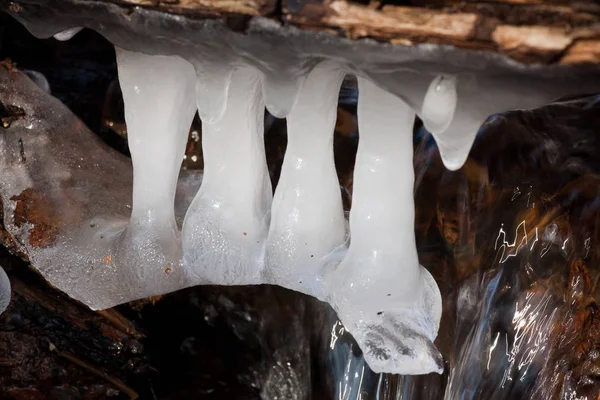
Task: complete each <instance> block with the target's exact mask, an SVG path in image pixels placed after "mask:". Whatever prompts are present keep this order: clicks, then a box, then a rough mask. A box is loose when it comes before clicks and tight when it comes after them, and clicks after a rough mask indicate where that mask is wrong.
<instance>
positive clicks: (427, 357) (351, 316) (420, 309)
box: [329, 77, 443, 374]
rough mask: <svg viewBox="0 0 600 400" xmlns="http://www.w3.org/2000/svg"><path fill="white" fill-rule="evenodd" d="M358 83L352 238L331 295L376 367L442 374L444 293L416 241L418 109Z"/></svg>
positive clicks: (361, 80) (364, 82)
mask: <svg viewBox="0 0 600 400" xmlns="http://www.w3.org/2000/svg"><path fill="white" fill-rule="evenodd" d="M358 86H359V99H358V124H359V146H358V152H357V155H356V166H355V169H354V187H353V198H352V209H351V211H350V234H351V242H350V247H349V249H348V253H347V254H346V257H345V258H344V259H343V261H342V263H341V264H340V265H339V266H338V269H337V270H336V271H335V273H334V274H332V276H331V278H330V282H329V285H330V288H331V289H330V290H331V292H332V300H333V303H334V305H335V307H336V309H337V310H338V314H339V316H340V318H341V320H342V322H343V323H344V326H345V327H346V328H347V329H348V330H349V331H350V333H352V335H353V336H354V338H355V339H356V341H357V342H358V344H359V346H360V347H361V349H362V350H363V353H364V356H365V359H366V360H367V362H368V364H369V366H370V367H371V369H373V371H375V372H384V371H385V372H391V373H398V374H425V373H429V372H438V373H439V372H441V371H442V370H443V366H442V359H441V355H440V354H439V352H438V351H437V350H436V348H435V347H434V345H433V340H434V339H435V337H436V335H437V330H438V327H439V321H440V317H441V311H442V310H441V297H440V292H439V290H438V288H437V285H436V283H435V281H434V280H433V278H432V277H431V275H430V274H429V272H428V271H427V270H426V269H424V268H423V267H421V266H419V260H418V257H417V250H416V245H415V234H414V204H413V183H414V173H413V164H412V157H413V146H412V130H413V124H414V118H415V113H414V111H413V110H412V109H411V108H410V107H409V106H407V105H406V104H405V103H404V102H403V101H402V100H400V99H399V98H398V97H396V96H394V95H392V94H390V93H388V92H386V91H384V90H383V89H381V88H379V87H378V86H376V85H374V84H373V83H371V82H369V81H368V80H365V79H364V78H360V77H359V79H358Z"/></svg>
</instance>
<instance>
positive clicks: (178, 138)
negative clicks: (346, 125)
mask: <svg viewBox="0 0 600 400" xmlns="http://www.w3.org/2000/svg"><path fill="white" fill-rule="evenodd" d="M117 64H118V69H119V82H120V85H121V90H122V92H123V100H124V103H125V121H126V123H127V133H128V142H129V149H130V151H131V160H132V162H133V175H134V177H133V203H132V212H131V219H130V222H129V225H128V227H127V229H126V230H125V232H124V233H123V235H122V238H121V240H120V242H119V244H118V246H117V257H116V262H117V264H118V265H119V266H120V268H121V269H122V270H123V278H124V280H125V281H126V283H127V285H128V286H129V288H130V290H131V291H132V293H133V295H134V296H136V297H142V296H151V295H156V294H159V293H166V292H169V291H173V290H176V289H179V288H181V287H182V286H183V285H184V282H185V280H184V273H183V271H182V268H181V265H180V264H181V247H180V242H179V233H178V229H177V225H176V223H175V215H174V199H175V189H176V185H177V177H178V175H179V170H180V168H181V160H182V159H183V154H184V151H185V144H186V141H187V136H188V131H189V127H190V125H191V123H192V119H193V117H194V114H195V109H196V107H195V80H196V76H195V73H194V68H193V67H192V65H191V64H190V63H188V62H187V61H185V60H183V59H181V58H179V57H175V56H149V55H145V54H141V53H134V52H130V51H125V50H121V49H117Z"/></svg>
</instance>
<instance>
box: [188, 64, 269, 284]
mask: <svg viewBox="0 0 600 400" xmlns="http://www.w3.org/2000/svg"><path fill="white" fill-rule="evenodd" d="M229 76H231V83H230V84H229V93H228V95H227V97H226V99H227V105H226V107H225V111H224V115H223V116H222V117H221V118H212V116H211V115H209V120H211V121H214V122H212V123H207V122H205V121H203V122H202V149H203V154H204V177H203V180H202V185H201V186H200V190H199V191H198V193H197V195H196V197H195V198H194V200H193V202H192V204H191V205H190V208H189V209H188V211H187V214H186V217H185V220H184V224H183V232H182V238H183V253H184V263H185V266H186V268H187V270H188V271H189V273H190V274H191V275H192V276H193V280H194V282H197V283H213V284H221V285H243V284H258V283H260V272H261V270H262V263H263V249H264V241H265V239H266V235H267V229H268V224H269V221H268V212H269V209H270V206H271V199H272V189H271V181H270V180H269V172H268V169H267V163H266V158H265V148H264V142H263V123H264V101H263V98H262V92H261V81H260V73H259V72H258V71H257V70H255V69H253V68H250V67H244V68H239V69H236V70H235V71H234V72H233V74H231V72H226V73H223V74H222V79H229ZM216 86H218V87H222V86H223V85H222V84H221V83H217V84H216ZM212 95H213V93H212V92H210V91H208V92H203V93H199V94H198V96H199V97H202V96H205V97H207V98H208V99H210V98H212ZM217 97H218V94H217ZM213 111H214V110H213ZM215 112H216V111H215Z"/></svg>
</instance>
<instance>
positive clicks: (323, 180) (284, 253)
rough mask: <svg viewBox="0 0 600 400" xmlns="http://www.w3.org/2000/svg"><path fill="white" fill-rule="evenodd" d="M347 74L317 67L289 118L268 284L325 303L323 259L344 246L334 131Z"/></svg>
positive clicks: (274, 211)
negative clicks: (303, 294) (292, 290)
mask: <svg viewBox="0 0 600 400" xmlns="http://www.w3.org/2000/svg"><path fill="white" fill-rule="evenodd" d="M344 75H345V73H344V71H342V70H341V69H340V68H339V67H337V66H336V65H335V64H333V63H323V64H320V65H318V66H316V67H315V68H314V69H313V70H312V71H311V72H310V74H309V76H308V78H307V79H306V81H305V82H304V85H303V86H302V89H301V90H300V94H299V95H298V100H297V101H296V104H295V106H294V107H293V108H292V110H291V112H290V114H289V115H288V116H287V132H288V144H287V148H286V152H285V158H284V161H283V166H282V169H281V176H280V178H279V183H278V185H277V190H276V191H275V197H274V199H273V209H272V212H271V226H270V228H269V239H268V242H267V249H266V266H265V269H266V274H265V276H266V280H267V281H268V282H270V283H276V284H278V285H281V286H285V287H287V288H290V289H294V290H298V291H301V292H304V293H308V294H311V295H313V296H315V297H317V298H319V299H321V300H324V299H326V297H327V294H326V288H325V285H324V282H323V279H322V278H323V264H324V258H325V256H327V255H328V254H330V253H331V252H332V251H334V250H335V249H337V248H339V247H340V246H342V245H343V244H344V241H345V236H346V234H345V220H344V211H343V209H342V199H341V193H340V188H339V182H338V178H337V175H336V170H335V165H334V160H333V128H334V126H335V119H336V109H337V99H338V93H339V90H340V85H341V83H342V80H343V78H344Z"/></svg>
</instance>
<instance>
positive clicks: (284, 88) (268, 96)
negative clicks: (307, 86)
mask: <svg viewBox="0 0 600 400" xmlns="http://www.w3.org/2000/svg"><path fill="white" fill-rule="evenodd" d="M303 81H304V76H292V75H290V74H285V73H283V72H282V71H277V72H267V73H265V74H264V79H263V92H264V96H265V105H266V107H267V110H269V112H270V113H271V114H273V115H274V116H275V117H277V118H285V117H287V116H288V114H289V113H290V111H291V110H292V108H293V107H294V104H296V101H297V100H298V96H299V93H300V88H301V87H302V83H303Z"/></svg>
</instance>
